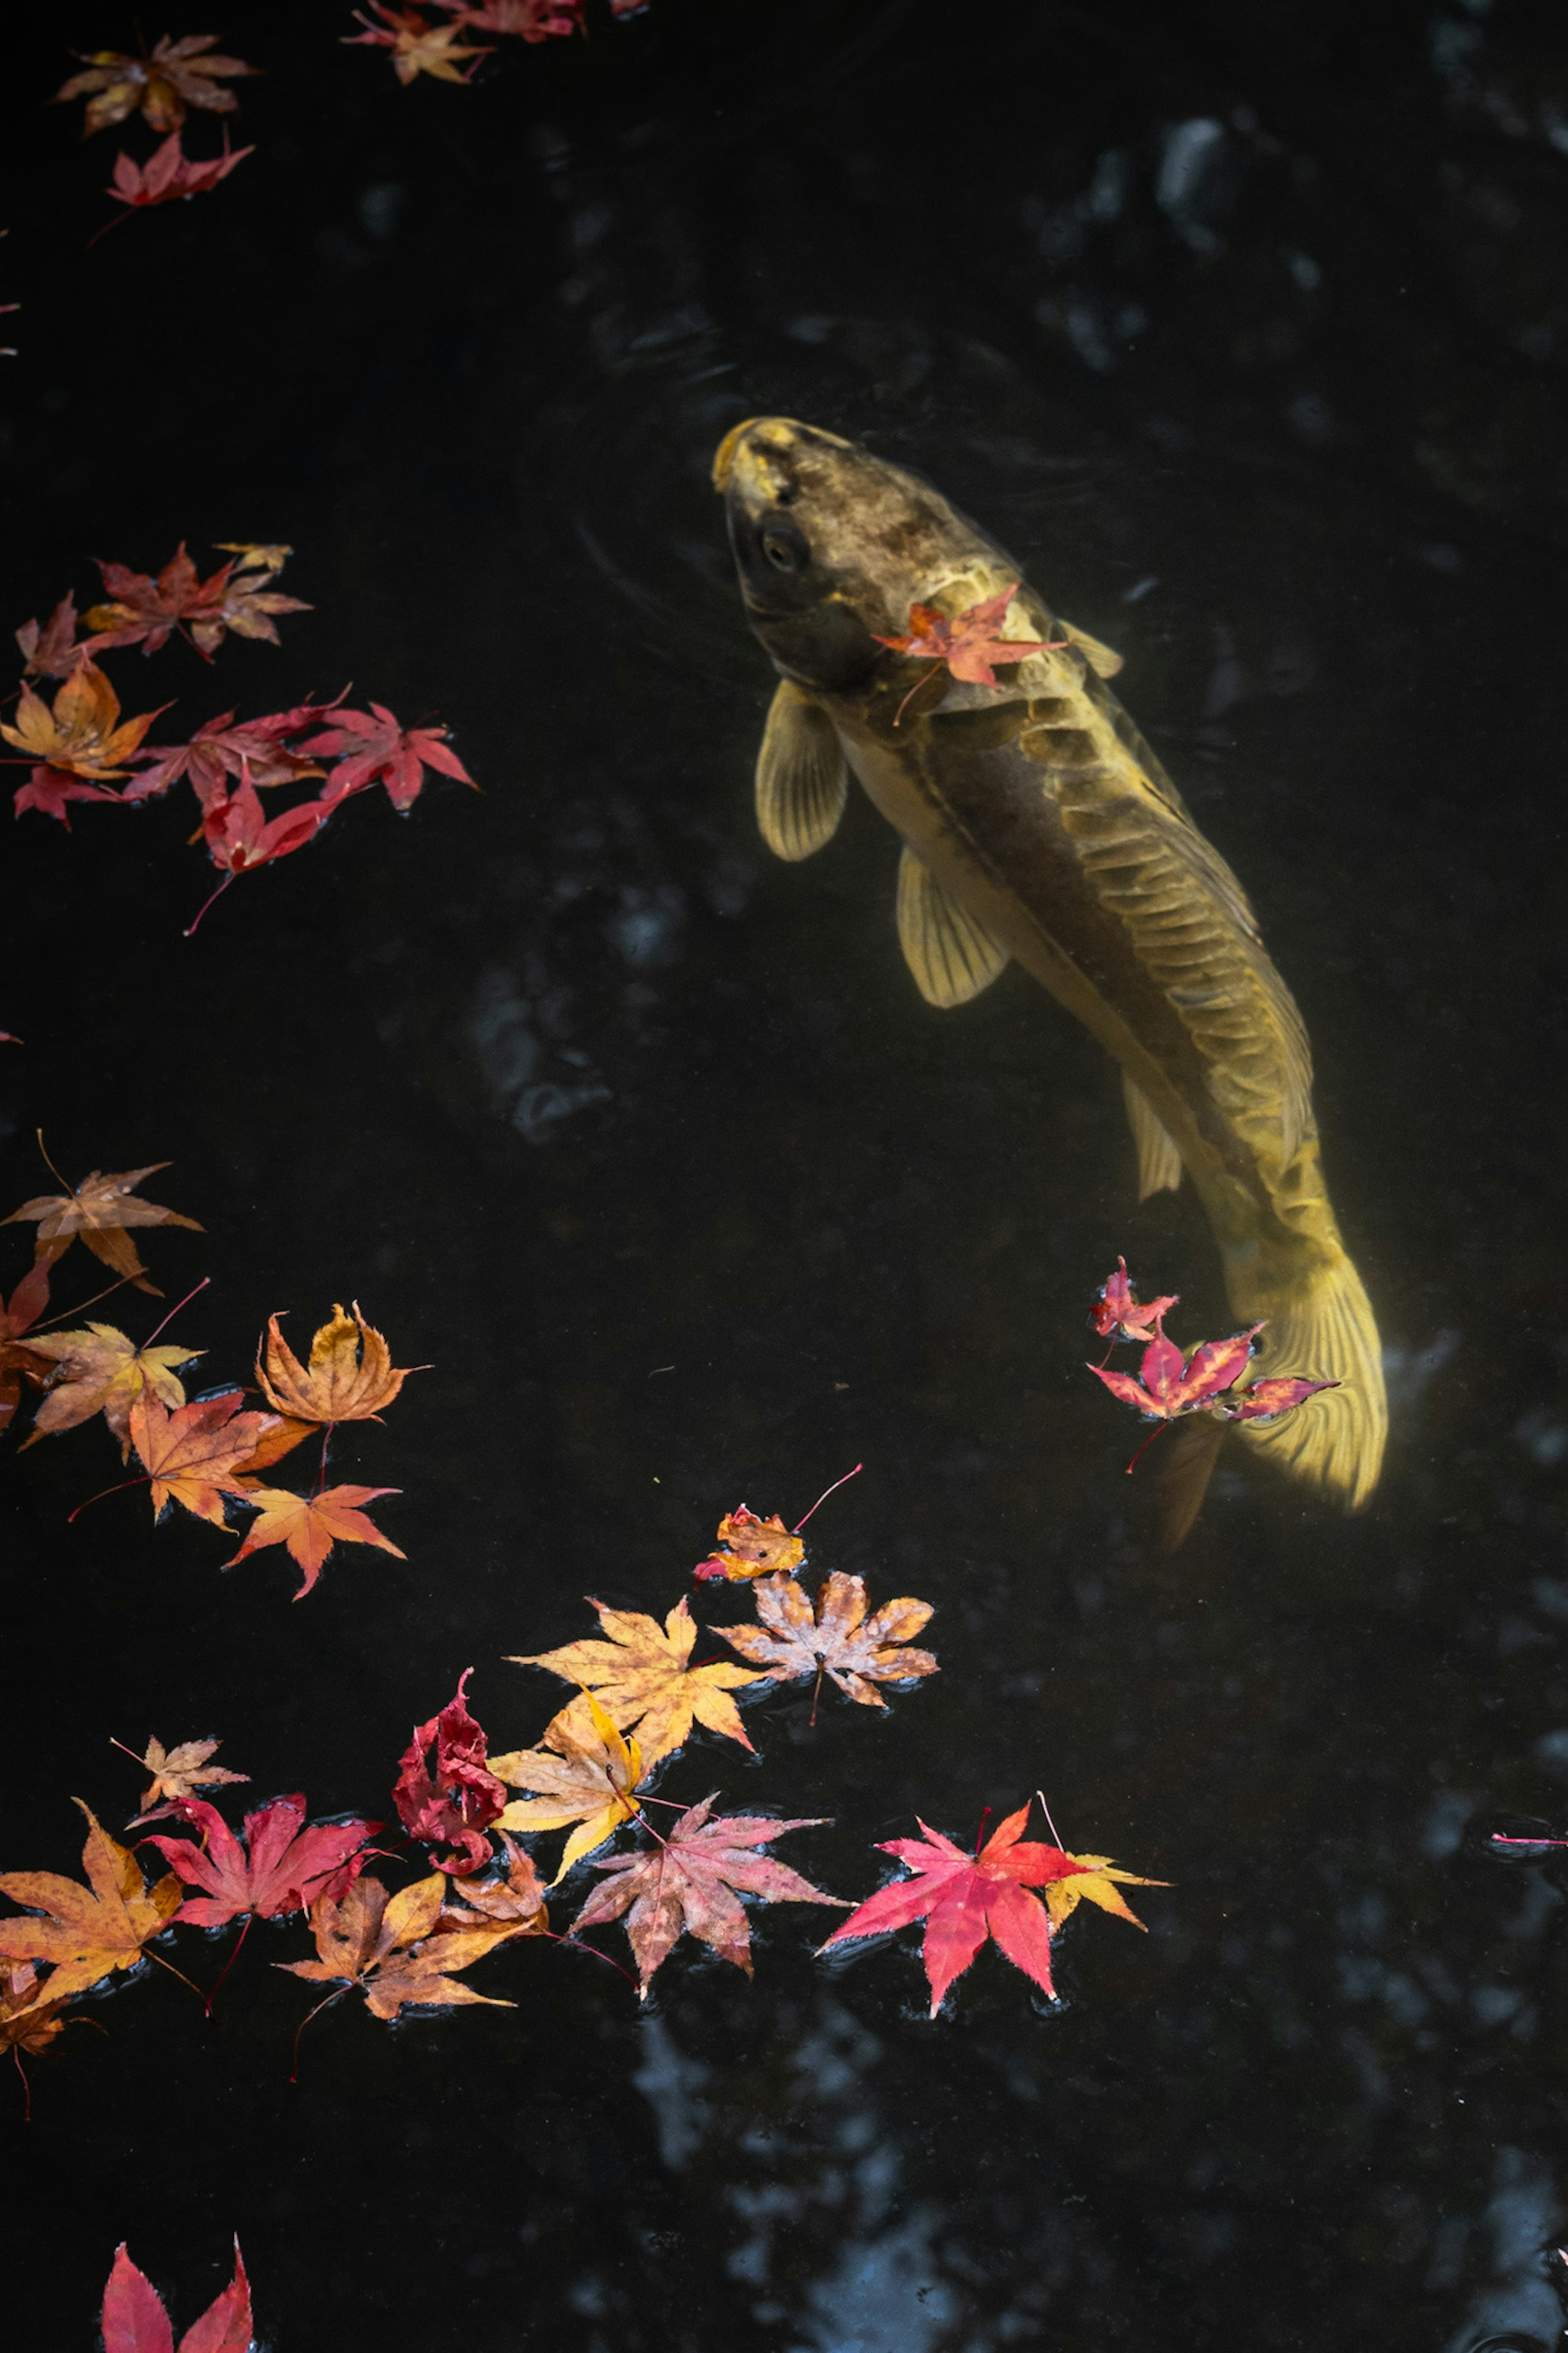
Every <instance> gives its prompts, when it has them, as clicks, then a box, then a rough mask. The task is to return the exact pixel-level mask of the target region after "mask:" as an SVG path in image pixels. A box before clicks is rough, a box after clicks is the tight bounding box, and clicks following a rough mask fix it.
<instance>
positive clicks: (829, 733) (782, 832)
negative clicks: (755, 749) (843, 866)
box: [757, 678, 849, 860]
mask: <svg viewBox="0 0 1568 2353" xmlns="http://www.w3.org/2000/svg"><path fill="white" fill-rule="evenodd" d="M848 797H849V771H848V769H847V767H846V766H845V765H844V754H843V753H842V751H841V750H840V749H839V745H838V738H837V734H836V733H834V728H833V722H832V720H831V719H829V717H828V715H827V713H826V711H824V710H823V708H822V706H821V704H820V703H817V702H813V700H812V698H811V696H810V695H809V694H805V693H803V692H802V691H801V689H800V688H799V687H798V686H796V685H795V683H794V682H793V681H791V680H789V679H787V678H785V679H781V680H780V681H779V688H778V692H777V693H776V694H775V695H774V697H773V708H772V709H771V710H770V712H768V723H767V725H766V727H765V728H764V729H763V748H762V750H761V751H760V752H759V753H758V754H757V823H758V825H759V826H760V827H761V828H762V835H763V840H764V841H765V842H766V843H767V845H768V848H769V849H771V850H772V851H773V856H774V857H775V858H787V859H790V860H795V859H800V858H809V857H810V856H811V853H812V851H813V850H814V849H821V848H822V847H823V844H824V843H825V842H828V841H831V840H832V839H833V837H834V835H835V833H837V830H838V820H839V818H841V817H842V816H843V814H844V807H845V803H846V802H847V800H848Z"/></svg>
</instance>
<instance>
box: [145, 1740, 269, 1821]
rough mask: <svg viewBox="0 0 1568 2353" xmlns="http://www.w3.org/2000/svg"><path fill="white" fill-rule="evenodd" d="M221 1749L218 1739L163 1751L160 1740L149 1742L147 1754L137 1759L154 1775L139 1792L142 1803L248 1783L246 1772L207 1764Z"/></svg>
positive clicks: (192, 1742)
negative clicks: (224, 1784) (230, 1783)
mask: <svg viewBox="0 0 1568 2353" xmlns="http://www.w3.org/2000/svg"><path fill="white" fill-rule="evenodd" d="M222 1746H223V1743H222V1741H221V1740H182V1741H181V1742H180V1743H179V1745H178V1746H176V1747H174V1748H165V1747H164V1746H163V1742H162V1741H161V1740H158V1739H153V1740H149V1742H148V1743H147V1753H146V1755H145V1756H144V1757H141V1758H140V1759H139V1760H138V1761H139V1763H141V1764H142V1765H144V1766H145V1767H146V1768H147V1770H148V1772H149V1773H151V1774H152V1776H153V1778H152V1781H151V1783H150V1784H149V1786H148V1787H147V1788H145V1789H143V1790H142V1800H141V1801H142V1805H143V1806H150V1805H151V1804H152V1803H153V1799H155V1798H169V1799H173V1798H188V1797H189V1796H190V1795H191V1793H192V1792H193V1790H195V1789H207V1788H215V1787H216V1785H217V1784H218V1783H219V1782H222V1781H248V1780H249V1778H250V1776H249V1774H248V1773H231V1772H230V1771H229V1769H228V1767H227V1766H226V1765H213V1764H209V1763H208V1761H207V1760H208V1759H209V1757H212V1756H214V1755H215V1754H216V1751H217V1750H218V1749H219V1748H221V1747H222Z"/></svg>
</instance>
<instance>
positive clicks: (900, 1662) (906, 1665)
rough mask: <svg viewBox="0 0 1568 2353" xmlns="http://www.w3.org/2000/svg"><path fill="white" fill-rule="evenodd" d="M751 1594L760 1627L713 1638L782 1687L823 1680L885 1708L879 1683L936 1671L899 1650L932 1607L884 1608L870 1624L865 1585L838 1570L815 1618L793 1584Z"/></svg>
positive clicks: (769, 1582)
mask: <svg viewBox="0 0 1568 2353" xmlns="http://www.w3.org/2000/svg"><path fill="white" fill-rule="evenodd" d="M753 1590H754V1592H755V1594H756V1601H757V1615H758V1617H759V1618H760V1619H761V1620H762V1621H763V1622H762V1624H761V1625H760V1626H715V1627H714V1629H713V1631H714V1633H715V1634H718V1635H720V1636H721V1638H722V1640H723V1641H726V1642H728V1643H730V1644H731V1646H732V1648H733V1649H735V1650H737V1651H740V1653H741V1656H742V1658H743V1659H750V1660H752V1662H753V1663H754V1664H755V1665H757V1666H759V1667H761V1668H762V1669H763V1672H764V1673H766V1674H769V1675H772V1676H773V1677H774V1678H775V1679H776V1681H778V1682H779V1683H795V1682H797V1681H798V1680H799V1679H800V1678H802V1677H803V1676H806V1675H816V1677H817V1679H818V1682H820V1681H821V1678H822V1676H823V1674H824V1673H826V1674H828V1675H831V1677H832V1678H833V1681H834V1682H835V1683H837V1685H838V1688H839V1690H840V1691H841V1692H844V1693H847V1695H848V1697H849V1698H850V1699H853V1700H858V1701H859V1703H860V1704H861V1706H862V1707H886V1705H887V1702H886V1700H885V1699H884V1698H883V1697H882V1694H881V1693H880V1692H879V1690H878V1689H877V1685H878V1684H879V1683H901V1682H903V1681H905V1680H906V1679H908V1678H911V1677H913V1676H916V1675H934V1674H935V1673H936V1672H937V1671H938V1670H937V1662H936V1661H935V1660H934V1659H933V1658H932V1657H931V1652H930V1651H910V1650H905V1649H903V1648H902V1647H901V1646H902V1645H903V1644H904V1643H906V1642H908V1641H910V1639H911V1638H912V1637H913V1636H914V1635H916V1634H918V1633H919V1632H920V1630H921V1627H922V1626H923V1625H924V1624H925V1623H926V1621H927V1620H928V1619H929V1618H930V1617H931V1603H930V1602H929V1601H911V1600H910V1599H903V1600H900V1601H884V1603H883V1604H882V1607H881V1608H880V1609H879V1610H877V1611H876V1612H875V1613H874V1614H873V1615H872V1616H871V1617H869V1618H868V1617H867V1615H866V1585H865V1580H864V1578H862V1577H846V1576H844V1575H843V1574H842V1573H841V1572H840V1571H839V1570H837V1569H835V1571H834V1572H833V1575H832V1576H831V1577H829V1578H828V1580H827V1582H826V1585H825V1586H824V1587H823V1588H822V1590H821V1592H820V1594H819V1595H818V1597H817V1606H816V1611H815V1613H814V1612H813V1609H812V1606H811V1603H810V1601H809V1599H807V1597H806V1596H805V1594H804V1593H803V1592H802V1591H801V1589H800V1588H799V1586H798V1585H797V1584H796V1583H795V1579H794V1578H793V1577H768V1578H767V1579H766V1580H765V1581H764V1582H763V1584H761V1585H759V1586H756V1587H755V1588H753Z"/></svg>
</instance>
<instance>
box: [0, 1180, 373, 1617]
mask: <svg viewBox="0 0 1568 2353" xmlns="http://www.w3.org/2000/svg"><path fill="white" fill-rule="evenodd" d="M167 1166H169V1163H168V1162H167V1161H163V1160H160V1161H154V1162H153V1163H152V1164H151V1165H150V1166H147V1167H145V1168H129V1169H125V1170H122V1171H121V1172H120V1173H118V1174H115V1175H110V1176H105V1175H104V1174H103V1173H102V1172H101V1171H100V1170H99V1169H96V1168H95V1169H93V1170H92V1172H91V1173H90V1175H89V1176H86V1177H84V1178H83V1180H82V1182H81V1183H80V1184H79V1186H76V1187H70V1186H66V1185H65V1183H64V1179H63V1178H59V1177H58V1176H57V1179H56V1181H57V1183H59V1184H60V1185H61V1186H62V1187H63V1189H62V1190H61V1191H59V1192H58V1193H40V1194H37V1195H36V1196H35V1197H34V1198H33V1199H31V1200H27V1201H24V1202H23V1203H22V1204H21V1206H20V1207H19V1208H16V1209H13V1210H12V1211H11V1213H10V1215H9V1216H8V1217H6V1218H5V1219H0V1224H4V1225H15V1224H16V1223H18V1222H20V1221H24V1220H25V1221H27V1222H30V1223H31V1224H32V1225H34V1226H35V1227H36V1229H37V1240H36V1241H35V1244H34V1258H33V1263H32V1265H31V1266H30V1267H29V1269H28V1270H27V1271H26V1274H25V1275H24V1276H23V1277H22V1279H21V1281H20V1282H18V1283H17V1285H16V1289H15V1290H14V1291H13V1292H12V1293H11V1296H10V1298H9V1300H6V1299H5V1295H4V1293H0V1430H5V1429H7V1428H8V1427H9V1425H10V1423H11V1421H12V1420H13V1419H14V1418H15V1416H16V1409H17V1407H18V1405H19V1403H20V1401H21V1396H22V1390H23V1388H24V1385H26V1387H28V1388H34V1389H37V1390H40V1391H41V1392H42V1397H41V1399H40V1402H39V1405H38V1409H37V1413H36V1414H35V1415H34V1417H33V1427H32V1430H31V1432H30V1434H29V1435H28V1437H27V1438H26V1439H25V1440H23V1445H22V1449H21V1450H20V1451H26V1448H27V1447H29V1446H33V1445H36V1444H37V1441H38V1440H40V1439H43V1438H56V1437H59V1436H61V1435H62V1434H63V1433H64V1432H65V1431H67V1430H76V1429H78V1428H79V1427H80V1426H81V1425H82V1424H83V1423H84V1422H89V1421H93V1420H96V1419H99V1418H100V1417H101V1418H102V1419H103V1420H104V1422H105V1423H106V1424H107V1425H108V1428H109V1430H110V1435H111V1436H112V1437H113V1438H114V1439H115V1440H117V1441H118V1443H119V1447H120V1459H121V1463H128V1462H129V1461H130V1460H131V1456H132V1452H134V1453H135V1455H136V1458H137V1460H138V1461H139V1462H140V1463H141V1465H142V1473H141V1476H140V1477H139V1478H136V1479H132V1480H129V1481H127V1482H123V1483H124V1484H126V1485H130V1486H146V1487H148V1488H149V1489H150V1491H151V1495H152V1503H153V1516H154V1518H157V1517H159V1516H161V1515H162V1514H163V1513H164V1512H165V1511H166V1510H167V1508H168V1506H169V1505H170V1504H178V1505H179V1506H180V1508H181V1509H182V1510H184V1511H187V1512H191V1513H194V1514H195V1516H196V1517H197V1518H198V1519H204V1520H207V1521H210V1522H211V1523H212V1525H214V1526H215V1527H219V1528H223V1527H226V1522H227V1514H228V1512H229V1509H230V1508H231V1507H238V1508H239V1509H242V1510H245V1511H249V1512H254V1513H255V1514H256V1517H255V1519H254V1520H253V1521H252V1522H251V1525H250V1527H249V1529H248V1530H247V1534H246V1536H245V1540H244V1542H243V1543H242V1544H241V1546H240V1547H239V1550H238V1551H237V1553H236V1554H235V1555H234V1556H233V1558H232V1559H231V1560H229V1561H228V1562H226V1564H225V1566H226V1567H231V1568H232V1567H234V1566H235V1564H236V1563H237V1562H238V1561H242V1560H245V1559H247V1558H248V1557H249V1556H250V1555H251V1554H252V1553H257V1552H260V1551H261V1550H263V1549H264V1547H266V1546H268V1545H282V1546H285V1547H286V1548H287V1550H288V1551H289V1555H290V1556H292V1558H293V1559H294V1560H295V1562H296V1563H297V1564H298V1566H299V1567H300V1569H301V1570H302V1571H303V1582H302V1584H301V1585H300V1588H299V1592H298V1593H296V1595H295V1597H294V1598H295V1599H296V1600H299V1599H300V1598H301V1596H303V1595H304V1594H306V1593H308V1592H309V1591H310V1588H311V1587H312V1586H313V1585H314V1584H315V1582H316V1580H317V1578H318V1577H320V1575H321V1567H322V1565H323V1563H324V1562H325V1561H326V1559H327V1557H328V1556H329V1554H330V1553H331V1550H332V1547H333V1546H334V1544H363V1545H375V1546H379V1547H380V1549H381V1550H382V1551H383V1552H389V1553H393V1554H395V1556H396V1557H397V1558H398V1559H399V1560H402V1559H403V1558H404V1557H405V1555H404V1554H403V1553H402V1551H401V1550H400V1549H399V1547H398V1546H396V1545H395V1544H394V1543H393V1542H392V1539H391V1538H390V1537H389V1536H385V1535H382V1533H381V1531H380V1529H379V1528H377V1527H376V1526H375V1525H374V1523H373V1522H372V1521H371V1520H370V1518H369V1517H368V1515H367V1514H366V1513H365V1511H364V1510H363V1506H364V1505H365V1504H370V1503H374V1501H375V1500H376V1499H377V1497H378V1496H382V1495H395V1494H396V1493H398V1492H399V1491H398V1490H397V1489H396V1488H395V1487H363V1486H358V1485H354V1484H348V1485H340V1486H333V1487H329V1486H328V1485H327V1484H326V1472H327V1457H328V1450H329V1448H330V1446H331V1439H332V1433H333V1431H334V1430H337V1429H338V1428H339V1427H340V1426H341V1425H342V1423H344V1422H353V1421H379V1420H380V1419H381V1415H382V1409H384V1407H386V1406H388V1405H390V1404H391V1403H392V1401H393V1399H394V1398H395V1397H396V1396H397V1394H398V1392H399V1390H400V1389H401V1388H402V1387H403V1384H404V1381H405V1379H406V1377H407V1371H408V1368H406V1367H400V1366H395V1365H394V1364H393V1361H392V1354H391V1351H390V1349H389V1348H388V1346H387V1345H386V1342H385V1340H384V1338H383V1336H382V1335H381V1334H380V1333H379V1332H378V1331H376V1330H375V1329H374V1326H373V1325H372V1324H367V1323H366V1322H365V1319H364V1317H363V1315H362V1314H361V1313H360V1311H359V1308H358V1306H357V1305H356V1306H355V1307H354V1308H353V1310H352V1312H345V1310H344V1309H343V1308H342V1307H334V1308H333V1310H332V1313H331V1318H330V1320H329V1321H328V1322H327V1323H325V1324H322V1325H321V1327H320V1329H319V1330H318V1331H317V1333H316V1335H315V1337H314V1338H313V1340H312V1341H311V1343H310V1358H309V1361H308V1363H306V1364H303V1365H302V1364H301V1363H300V1360H299V1358H298V1357H297V1356H295V1354H294V1352H293V1350H292V1349H291V1348H290V1346H289V1343H288V1341H287V1340H286V1339H285V1338H284V1337H283V1335H282V1332H281V1330H280V1329H279V1323H280V1318H279V1316H278V1315H276V1314H275V1315H273V1316H271V1317H270V1318H269V1320H268V1326H267V1332H266V1335H265V1338H264V1341H263V1343H262V1345H261V1346H260V1348H259V1349H258V1355H257V1361H256V1378H257V1383H258V1388H259V1389H260V1392H261V1394H262V1396H263V1398H265V1399H266V1403H267V1407H268V1409H270V1410H258V1409H250V1408H246V1407H245V1405H244V1398H245V1391H244V1390H243V1388H241V1387H240V1386H239V1385H238V1383H230V1384H228V1385H226V1386H220V1387H217V1388H214V1389H211V1390H209V1391H207V1392H206V1393H205V1394H204V1395H202V1396H200V1397H197V1398H190V1399H187V1398H186V1396H185V1391H184V1384H183V1382H182V1380H181V1378H180V1373H179V1370H178V1369H177V1368H178V1367H181V1366H186V1365H189V1364H191V1363H193V1362H194V1361H195V1358H197V1357H198V1356H203V1355H204V1354H205V1350H203V1349H201V1348H193V1347H189V1346H187V1345H184V1343H182V1342H180V1341H176V1340H161V1339H160V1338H159V1336H158V1335H159V1334H160V1333H161V1332H162V1331H163V1329H164V1327H165V1325H167V1324H169V1323H171V1322H172V1321H173V1320H174V1315H177V1314H179V1313H180V1309H181V1308H183V1307H185V1306H188V1305H189V1303H190V1299H194V1298H195V1296H196V1292H193V1293H190V1294H189V1297H188V1298H187V1299H185V1300H182V1301H181V1303H180V1307H178V1308H175V1309H174V1310H173V1312H172V1314H169V1315H166V1316H165V1317H164V1318H163V1323H162V1324H159V1325H158V1326H157V1327H156V1329H155V1330H154V1331H153V1332H152V1333H151V1334H150V1335H148V1337H147V1338H146V1339H144V1340H137V1339H135V1338H133V1337H132V1335H130V1334H129V1333H126V1332H122V1331H121V1329H120V1328H119V1326H118V1325H116V1324H107V1323H100V1322H89V1323H85V1324H73V1325H72V1326H71V1328H69V1329H68V1330H65V1331H54V1330H49V1329H47V1328H46V1319H45V1311H46V1309H47V1306H48V1304H49V1283H50V1278H51V1275H52V1273H53V1271H54V1269H55V1267H56V1266H57V1265H58V1261H59V1260H60V1259H61V1258H62V1257H63V1256H64V1255H65V1253H66V1251H67V1250H69V1248H70V1246H71V1244H72V1243H73V1242H74V1241H77V1240H80V1241H82V1242H83V1243H85V1244H86V1246H87V1248H88V1249H89V1250H91V1251H92V1253H93V1255H94V1256H95V1257H96V1258H98V1259H99V1260H100V1261H101V1262H102V1263H103V1264H104V1265H105V1266H107V1267H108V1268H110V1271H112V1272H113V1274H114V1275H115V1276H116V1278H117V1281H116V1282H115V1283H114V1284H112V1285H111V1286H110V1288H111V1289H118V1288H119V1285H120V1284H121V1283H132V1284H133V1285H134V1286H135V1287H136V1288H137V1289H138V1290H139V1291H143V1292H149V1293H153V1296H155V1297H156V1296H159V1295H161V1294H159V1293H158V1291H157V1286H156V1285H155V1284H154V1283H153V1282H152V1281H151V1279H150V1277H149V1276H148V1273H147V1270H146V1268H145V1266H144V1265H143V1264H142V1259H141V1257H140V1255H139V1253H138V1250H137V1248H136V1244H135V1242H134V1241H133V1240H132V1231H133V1230H134V1229H142V1228H145V1227H148V1226H188V1227H191V1228H192V1229H195V1231H196V1232H198V1233H199V1232H200V1231H201V1230H202V1229H201V1228H200V1226H199V1225H198V1224H197V1221H196V1220H195V1218H187V1217H184V1216H182V1215H181V1213H180V1212H179V1211H178V1210H177V1209H169V1208H163V1206H162V1204H160V1203H158V1202H156V1201H147V1200H143V1199H142V1197H141V1195H140V1194H139V1192H138V1191H137V1187H139V1186H140V1185H141V1184H142V1182H143V1180H144V1179H145V1178H147V1177H148V1176H153V1175H155V1174H156V1172H157V1171H158V1170H159V1169H160V1168H166V1167H167ZM205 1287H206V1286H205V1282H203V1283H200V1284H198V1285H197V1287H196V1290H197V1292H199V1291H201V1290H205ZM105 1295H106V1294H104V1293H99V1294H97V1295H96V1296H97V1297H102V1296H105ZM95 1303H96V1298H95V1299H94V1300H89V1301H87V1302H85V1303H84V1304H85V1305H92V1304H95ZM77 1312H78V1313H79V1311H77ZM53 1320H55V1321H58V1320H59V1319H58V1318H56V1319H53ZM318 1435H319V1436H320V1438H321V1468H320V1474H319V1476H318V1478H317V1480H316V1482H315V1484H314V1485H313V1486H312V1487H311V1488H310V1491H309V1492H308V1493H303V1494H300V1493H295V1492H294V1491H293V1490H291V1489H289V1488H286V1487H278V1486H273V1485H271V1484H270V1483H268V1481H266V1480H265V1479H264V1478H263V1477H262V1476H261V1475H260V1474H261V1473H262V1472H266V1471H268V1470H269V1469H270V1468H271V1466H272V1465H273V1464H274V1463H276V1462H279V1461H281V1460H282V1458H283V1457H284V1456H285V1455H286V1454H289V1453H291V1452H292V1451H293V1450H294V1448H295V1447H297V1446H300V1445H301V1444H302V1443H303V1442H304V1441H305V1440H306V1439H308V1438H312V1437H315V1436H318ZM104 1492H105V1493H112V1492H113V1491H112V1490H105V1491H104ZM91 1500H96V1498H93V1499H91ZM79 1508H85V1506H79ZM73 1516H74V1515H73Z"/></svg>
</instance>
